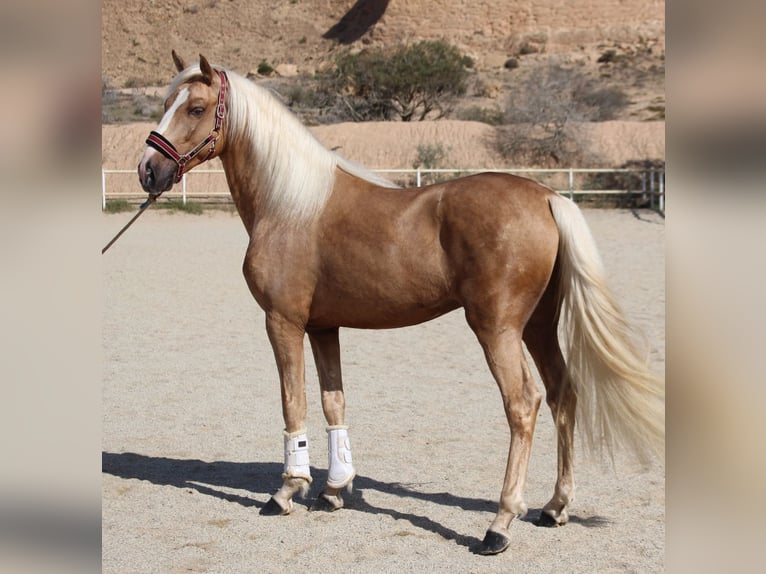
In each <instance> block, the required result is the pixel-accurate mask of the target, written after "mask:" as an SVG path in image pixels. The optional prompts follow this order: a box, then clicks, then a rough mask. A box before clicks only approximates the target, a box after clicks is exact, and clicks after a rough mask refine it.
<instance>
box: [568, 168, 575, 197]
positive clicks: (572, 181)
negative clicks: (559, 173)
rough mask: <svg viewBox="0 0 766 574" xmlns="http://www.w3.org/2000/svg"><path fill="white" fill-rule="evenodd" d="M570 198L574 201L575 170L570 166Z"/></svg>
mask: <svg viewBox="0 0 766 574" xmlns="http://www.w3.org/2000/svg"><path fill="white" fill-rule="evenodd" d="M569 199H571V200H572V201H574V171H573V170H572V168H571V167H570V168H569Z"/></svg>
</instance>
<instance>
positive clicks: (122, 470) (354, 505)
mask: <svg viewBox="0 0 766 574" xmlns="http://www.w3.org/2000/svg"><path fill="white" fill-rule="evenodd" d="M101 470H102V472H104V473H107V474H111V475H112V476H116V477H119V478H124V479H131V478H133V479H138V480H145V481H147V482H150V483H152V484H156V485H160V486H173V487H176V488H180V489H187V490H188V489H192V490H195V491H197V492H198V493H200V494H204V495H207V496H213V497H216V498H219V499H221V500H225V501H227V502H232V503H236V504H239V505H241V506H244V507H253V508H258V509H260V508H263V507H264V506H265V505H266V503H265V502H261V501H260V500H256V499H255V498H251V497H250V496H245V495H241V494H235V493H232V492H227V491H226V490H243V491H246V492H248V493H252V494H256V495H258V494H261V495H268V496H270V495H271V494H273V493H274V492H276V490H277V489H278V488H279V486H280V485H281V481H279V477H280V476H281V473H282V464H280V463H276V462H228V461H214V462H206V461H202V460H196V459H178V458H167V457H157V456H147V455H143V454H137V453H132V452H125V453H112V452H102V453H101ZM311 473H312V476H313V477H314V484H317V485H323V484H325V482H326V481H327V470H325V469H319V468H313V467H312V469H311ZM369 490H375V491H378V492H381V493H384V494H390V495H394V496H399V497H407V498H413V499H417V500H423V501H426V502H431V503H434V504H439V505H443V506H447V507H453V508H460V509H462V510H467V511H470V512H487V513H490V514H494V513H495V512H496V511H497V504H498V503H497V502H496V501H493V500H487V499H481V498H468V497H463V496H456V495H454V494H451V493H449V492H421V491H419V490H416V489H414V488H412V487H410V486H408V485H406V484H402V483H398V482H383V481H380V480H376V479H374V478H371V477H368V476H360V475H357V476H356V478H354V490H353V492H352V493H351V494H350V495H349V494H347V495H346V505H345V508H348V509H352V510H356V511H359V512H366V513H369V514H380V515H387V516H390V517H392V518H394V519H400V520H406V521H408V522H409V523H410V524H412V525H413V526H415V527H416V528H420V529H422V530H426V531H428V532H433V533H435V534H438V535H439V536H441V537H442V538H444V539H445V540H451V541H454V542H455V543H456V544H458V545H460V546H465V547H467V548H469V549H470V550H472V551H476V550H477V549H478V548H479V546H480V545H481V540H479V539H478V538H476V537H473V536H466V535H464V534H460V533H459V532H456V531H455V530H452V529H451V528H448V527H447V526H444V525H443V524H440V523H438V522H436V521H435V520H432V519H431V518H428V517H426V516H421V515H417V514H411V513H406V512H401V511H399V510H396V509H393V508H384V507H380V506H375V505H373V504H371V503H370V502H368V501H367V500H366V499H365V496H364V493H365V491H369ZM312 494H313V493H312ZM314 496H315V494H314ZM296 502H297V501H296ZM540 513H541V509H530V511H529V512H528V513H527V515H526V516H525V517H524V518H522V520H524V521H525V522H531V523H536V522H537V520H538V519H539V518H540ZM570 522H573V523H577V524H580V525H582V526H585V527H588V528H593V527H603V526H606V525H607V524H608V523H609V521H608V520H607V519H605V518H603V517H598V516H595V517H590V518H584V519H582V518H578V517H577V516H570Z"/></svg>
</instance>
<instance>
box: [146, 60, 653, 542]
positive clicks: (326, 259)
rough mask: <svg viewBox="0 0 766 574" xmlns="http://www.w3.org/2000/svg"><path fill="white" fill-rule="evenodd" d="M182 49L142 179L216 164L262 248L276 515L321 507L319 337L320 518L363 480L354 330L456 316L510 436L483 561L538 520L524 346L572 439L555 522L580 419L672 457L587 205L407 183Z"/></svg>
mask: <svg viewBox="0 0 766 574" xmlns="http://www.w3.org/2000/svg"><path fill="white" fill-rule="evenodd" d="M172 56H173V61H174V63H175V67H176V69H177V71H178V73H177V75H176V76H175V77H174V79H173V80H172V82H171V84H170V86H169V88H168V90H167V95H166V97H165V104H164V109H165V111H164V115H163V117H162V119H161V120H160V122H159V124H158V126H157V128H156V129H155V130H153V131H152V132H151V133H150V135H149V137H148V139H147V147H146V150H145V152H144V154H143V156H142V158H141V160H140V164H139V166H138V176H139V180H140V183H141V185H142V187H143V189H144V190H145V191H146V192H147V193H148V194H150V197H156V196H158V195H159V194H161V193H163V192H165V191H167V190H169V189H170V188H172V186H173V185H174V183H177V182H178V181H180V179H181V178H182V176H183V174H184V173H185V172H186V171H188V170H190V169H193V168H194V167H196V166H197V165H199V164H201V163H202V162H203V161H206V160H208V159H211V158H213V157H219V158H220V160H221V162H222V163H223V168H224V171H225V174H226V180H227V184H228V187H229V189H230V192H231V196H232V199H233V201H234V204H235V206H236V209H237V211H238V213H239V216H240V219H241V220H242V223H243V224H244V226H245V228H246V230H247V233H248V237H249V243H248V246H247V251H246V255H245V258H244V263H243V274H244V277H245V280H246V282H247V285H248V287H249V289H250V292H251V293H252V296H253V297H254V298H255V300H256V301H257V303H258V304H259V305H260V306H261V307H262V308H263V310H264V312H265V316H266V330H267V334H268V337H269V341H270V344H271V346H272V348H273V352H274V357H275V360H276V364H277V370H278V374H279V381H280V388H281V400H282V414H283V418H284V425H285V426H284V430H283V441H284V467H283V473H282V485H281V487H280V488H279V489H278V490H277V491H276V492H275V494H274V495H273V496H272V497H271V498H270V499H269V501H268V503H267V504H266V505H265V506H264V507H263V508H262V509H261V514H264V515H286V514H289V513H290V512H291V510H293V498H294V496H295V495H297V494H299V493H300V494H302V495H303V496H306V495H307V493H308V489H309V485H310V484H311V483H312V477H311V468H310V459H309V440H308V436H307V431H306V427H305V419H306V413H307V402H306V393H305V380H304V376H305V369H304V354H303V345H304V340H305V338H306V336H307V337H308V340H309V343H310V345H311V349H312V352H313V356H314V362H315V365H316V368H317V371H318V376H319V384H320V389H321V404H322V410H323V412H324V416H325V419H326V421H327V440H328V449H327V454H328V478H327V482H326V485H325V488H324V489H323V491H322V492H321V493H320V494H319V495H318V496H317V498H316V500H315V502H314V503H313V505H312V510H326V511H335V510H338V509H340V508H342V507H343V505H344V499H343V494H342V490H343V489H344V488H347V489H349V490H350V488H351V485H352V481H353V479H354V477H355V476H356V470H355V467H354V464H353V459H352V456H351V452H352V451H351V442H350V438H349V432H348V430H349V428H348V426H347V425H346V421H345V398H344V394H343V380H342V376H341V359H340V346H339V337H338V334H339V329H340V328H341V327H344V328H355V329H390V328H397V327H404V326H409V325H415V324H418V323H421V322H424V321H428V320H431V319H434V318H436V317H438V316H440V315H442V314H445V313H448V312H450V311H454V310H456V309H459V308H462V309H463V311H464V313H465V319H466V321H467V323H468V326H469V328H470V329H472V330H473V332H474V334H475V336H476V338H477V339H478V342H479V344H480V345H481V347H482V349H483V351H484V356H485V358H486V362H487V364H488V365H489V369H490V371H491V374H492V376H493V378H494V379H495V381H496V383H497V386H498V388H499V390H500V395H501V398H502V401H503V407H504V411H505V414H506V417H507V422H508V425H509V427H510V444H509V448H508V459H507V466H506V471H505V477H504V482H503V486H502V491H501V493H500V499H499V508H498V511H497V514H496V515H495V517H494V519H493V521H492V522H491V524H490V525H489V527H488V529H487V531H486V533H485V536H484V538H483V540H482V542H481V545H480V546H479V547H478V549H477V550H476V551H477V552H478V553H480V554H497V553H500V552H502V551H504V550H506V549H507V548H508V547H509V545H510V541H511V533H510V530H509V528H510V525H511V521H512V520H513V519H514V518H516V517H520V516H523V515H524V514H525V513H526V511H527V505H526V503H525V502H524V497H523V493H524V487H525V481H526V475H527V467H528V463H529V456H530V448H531V445H532V439H533V434H534V430H535V422H536V418H537V413H538V409H539V407H540V404H541V402H542V393H541V392H540V390H539V389H538V388H537V385H536V383H535V381H534V379H533V376H532V374H531V371H530V369H529V366H528V364H527V361H526V359H525V355H524V352H523V348H524V346H526V348H527V350H528V351H529V354H530V355H531V357H532V359H533V360H534V363H535V364H536V366H537V370H538V372H539V374H540V377H541V379H542V382H543V384H544V386H545V390H546V402H547V403H548V405H549V407H550V410H551V413H552V416H553V420H554V423H555V428H556V433H557V451H558V469H557V477H556V482H555V486H554V491H553V496H552V497H551V499H550V501H548V502H547V503H546V504H545V506H544V507H543V509H542V512H541V516H540V519H539V521H538V522H539V524H540V525H543V526H561V525H564V524H566V523H567V521H568V519H569V513H568V510H569V505H570V503H571V501H572V499H573V496H574V474H573V445H574V434H575V432H574V428H575V421H576V422H577V426H578V427H579V429H580V431H582V432H581V434H582V435H583V437H584V440H585V441H586V443H587V445H588V446H590V447H591V448H593V449H595V450H596V451H599V452H602V451H605V450H606V451H608V452H610V453H611V452H613V451H614V450H615V449H616V448H626V449H629V450H630V451H632V452H633V453H635V454H636V456H637V457H638V458H639V460H642V461H648V460H651V459H652V458H653V457H660V458H661V457H663V456H664V436H665V423H664V383H663V381H662V379H661V378H660V377H659V376H657V375H655V374H654V373H652V372H651V370H650V369H649V368H648V359H647V356H646V354H642V352H641V351H640V345H638V344H637V343H636V342H635V341H636V336H635V335H636V331H635V329H634V328H633V327H632V326H631V325H630V324H629V322H628V321H627V319H626V318H625V315H624V313H623V312H622V311H621V309H620V307H619V305H618V303H617V301H616V299H615V297H614V295H613V294H612V293H611V291H610V290H609V288H608V286H607V284H606V281H605V271H604V268H603V265H602V263H601V260H600V257H599V254H598V251H597V249H596V245H595V242H594V239H593V237H592V235H591V233H590V230H589V228H588V226H587V223H586V221H585V219H584V217H583V215H582V213H581V212H580V210H579V208H578V207H577V206H576V204H575V203H574V202H572V201H571V200H569V199H567V198H565V197H563V196H561V195H559V194H558V193H556V192H555V191H553V190H551V189H549V188H547V187H544V186H542V185H540V184H538V183H536V182H534V181H532V180H529V179H525V178H521V177H516V176H513V175H509V174H499V173H491V172H487V173H481V174H477V175H470V176H467V177H462V178H458V179H454V180H451V181H446V182H442V183H436V184H434V185H429V186H425V187H422V188H401V187H399V186H397V185H395V184H394V183H392V182H390V181H388V180H386V179H385V178H382V177H380V176H378V175H376V174H374V173H372V172H371V171H370V170H368V169H366V168H364V167H362V166H360V165H357V164H355V163H353V162H351V161H349V160H347V159H345V158H343V157H342V156H340V155H339V154H337V153H335V152H333V151H330V150H328V149H327V148H325V147H324V146H323V145H322V144H321V143H320V142H319V141H318V140H317V139H315V137H314V136H313V135H312V134H311V132H310V131H309V130H308V129H307V128H306V127H305V126H304V125H303V124H302V123H301V122H300V120H299V119H298V118H297V117H296V116H295V115H294V114H293V113H292V112H291V111H290V110H289V109H288V108H287V107H286V106H284V104H282V102H281V101H279V100H278V99H277V98H276V97H275V96H274V95H273V94H271V93H270V92H269V91H267V90H265V89H263V88H262V87H259V86H258V85H256V84H255V83H254V82H251V81H250V80H248V79H246V78H244V77H242V76H241V75H239V74H237V73H235V72H233V71H231V70H227V69H224V68H222V67H218V66H216V67H213V66H212V65H211V64H210V63H209V62H208V60H207V59H206V58H205V57H204V56H202V55H200V58H199V63H198V64H197V63H194V64H192V65H190V66H187V65H186V64H185V63H184V61H183V60H182V59H181V58H180V57H179V56H178V55H177V54H176V53H175V51H174V52H173V53H172ZM560 326H561V331H562V336H563V339H564V341H565V342H566V344H565V345H564V347H565V348H564V350H562V344H560V342H559V327H560ZM564 351H566V353H564ZM565 354H566V359H565ZM474 434H475V431H474V430H472V431H471V436H473V435H474ZM471 440H474V439H473V438H472V439H471Z"/></svg>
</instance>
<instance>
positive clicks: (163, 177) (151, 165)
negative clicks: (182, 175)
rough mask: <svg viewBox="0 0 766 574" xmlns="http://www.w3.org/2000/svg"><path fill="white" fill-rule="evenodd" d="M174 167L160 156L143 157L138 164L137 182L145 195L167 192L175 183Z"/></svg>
mask: <svg viewBox="0 0 766 574" xmlns="http://www.w3.org/2000/svg"><path fill="white" fill-rule="evenodd" d="M175 175H176V166H175V164H173V163H171V162H170V161H168V160H166V159H165V158H164V157H162V156H158V155H151V156H149V157H144V158H143V159H142V160H141V163H139V164H138V180H139V181H140V182H141V187H142V188H143V189H144V191H145V192H147V193H154V194H159V193H163V192H165V191H168V190H169V189H170V188H171V187H173V183H175Z"/></svg>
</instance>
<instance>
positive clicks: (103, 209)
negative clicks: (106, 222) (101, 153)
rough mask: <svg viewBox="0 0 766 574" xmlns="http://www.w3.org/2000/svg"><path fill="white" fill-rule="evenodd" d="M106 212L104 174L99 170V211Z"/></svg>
mask: <svg viewBox="0 0 766 574" xmlns="http://www.w3.org/2000/svg"><path fill="white" fill-rule="evenodd" d="M105 210H106V172H105V171H104V168H101V211H105Z"/></svg>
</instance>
